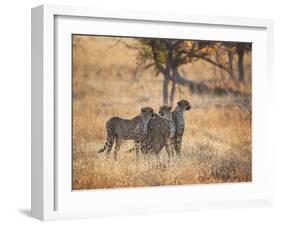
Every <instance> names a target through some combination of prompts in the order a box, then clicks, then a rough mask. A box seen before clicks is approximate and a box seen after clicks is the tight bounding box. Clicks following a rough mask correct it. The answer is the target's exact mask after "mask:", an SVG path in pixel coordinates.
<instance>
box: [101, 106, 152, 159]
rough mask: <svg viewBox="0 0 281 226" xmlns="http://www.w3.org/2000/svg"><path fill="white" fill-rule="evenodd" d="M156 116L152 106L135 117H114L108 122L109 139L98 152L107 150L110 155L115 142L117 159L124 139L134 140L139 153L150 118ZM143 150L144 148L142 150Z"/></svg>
mask: <svg viewBox="0 0 281 226" xmlns="http://www.w3.org/2000/svg"><path fill="white" fill-rule="evenodd" d="M154 116H155V114H154V111H153V109H152V108H150V107H145V108H142V109H141V114H140V115H138V116H136V117H135V118H133V119H123V118H119V117H112V118H111V119H109V120H108V121H107V123H106V133H107V140H106V143H105V145H104V147H103V148H102V149H100V150H99V151H98V153H101V152H104V151H106V153H107V154H108V155H109V153H110V152H111V149H112V147H113V144H114V142H115V149H114V153H113V154H114V160H115V161H116V160H117V153H118V151H119V150H120V147H121V144H122V141H123V140H134V141H135V144H136V145H135V148H136V152H137V154H138V152H139V149H140V147H141V145H140V143H141V142H142V141H143V140H144V139H145V138H146V135H147V125H148V122H149V120H150V119H152V118H153V117H154ZM141 151H142V150H141Z"/></svg>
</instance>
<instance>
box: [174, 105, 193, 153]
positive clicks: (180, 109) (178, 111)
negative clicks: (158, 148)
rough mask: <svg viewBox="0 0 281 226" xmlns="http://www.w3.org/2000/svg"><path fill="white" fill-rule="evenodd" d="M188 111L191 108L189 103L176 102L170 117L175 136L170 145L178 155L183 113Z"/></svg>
mask: <svg viewBox="0 0 281 226" xmlns="http://www.w3.org/2000/svg"><path fill="white" fill-rule="evenodd" d="M190 109H191V106H190V104H189V102H188V101H187V100H181V101H179V102H177V106H176V108H175V110H174V111H173V112H172V117H173V120H174V122H175V126H176V131H175V136H174V138H173V142H172V143H173V147H174V150H175V152H176V154H178V155H179V154H180V152H181V145H182V137H183V133H184V125H185V123H184V112H186V111H189V110H190Z"/></svg>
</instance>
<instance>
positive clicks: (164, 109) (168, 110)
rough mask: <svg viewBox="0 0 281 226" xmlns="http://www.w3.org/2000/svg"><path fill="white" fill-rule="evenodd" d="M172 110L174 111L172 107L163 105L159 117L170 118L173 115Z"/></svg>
mask: <svg viewBox="0 0 281 226" xmlns="http://www.w3.org/2000/svg"><path fill="white" fill-rule="evenodd" d="M171 110H172V107H170V106H167V105H163V106H161V107H160V109H159V115H160V116H162V117H165V118H169V116H170V115H171Z"/></svg>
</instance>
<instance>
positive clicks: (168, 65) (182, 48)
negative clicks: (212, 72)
mask: <svg viewBox="0 0 281 226" xmlns="http://www.w3.org/2000/svg"><path fill="white" fill-rule="evenodd" d="M137 40H138V42H139V43H140V46H139V47H138V49H139V51H138V68H140V67H141V66H144V67H145V68H148V67H154V70H155V74H156V75H158V74H161V75H163V103H164V104H169V105H171V106H172V105H173V104H174V96H175V91H176V85H181V86H188V87H189V88H190V90H191V91H192V92H194V91H198V92H207V91H208V87H207V86H206V85H205V84H203V83H198V82H195V81H191V80H188V79H186V78H184V77H182V76H181V74H180V73H179V70H178V68H179V67H180V66H181V65H183V64H187V63H191V62H194V61H198V60H204V61H206V62H208V63H211V64H213V65H215V66H216V67H219V68H220V69H222V70H224V71H226V72H228V73H229V69H228V67H227V65H226V64H225V63H221V62H217V61H216V60H214V59H212V55H213V54H214V51H215V50H216V48H217V47H218V45H219V44H220V43H219V42H209V41H187V40H174V39H147V38H146V39H137ZM169 83H171V84H172V87H171V90H170V94H169V89H168V88H169ZM169 97H170V98H169Z"/></svg>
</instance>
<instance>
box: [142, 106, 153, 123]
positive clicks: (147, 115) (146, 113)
mask: <svg viewBox="0 0 281 226" xmlns="http://www.w3.org/2000/svg"><path fill="white" fill-rule="evenodd" d="M141 116H142V117H143V118H144V119H147V120H149V119H152V118H154V117H155V113H154V110H153V109H152V108H151V107H144V108H142V109H141Z"/></svg>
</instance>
